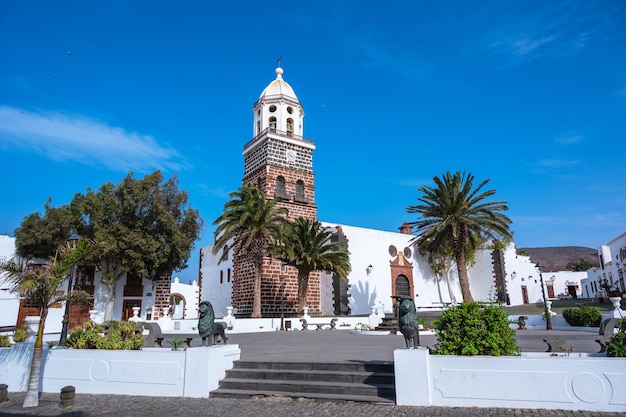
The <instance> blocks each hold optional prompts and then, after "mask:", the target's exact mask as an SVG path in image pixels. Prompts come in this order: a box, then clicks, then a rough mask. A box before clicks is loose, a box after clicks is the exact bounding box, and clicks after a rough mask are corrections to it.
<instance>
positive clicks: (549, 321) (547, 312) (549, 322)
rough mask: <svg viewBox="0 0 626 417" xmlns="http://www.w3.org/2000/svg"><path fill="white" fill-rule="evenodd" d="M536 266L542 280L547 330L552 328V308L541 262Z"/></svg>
mask: <svg viewBox="0 0 626 417" xmlns="http://www.w3.org/2000/svg"><path fill="white" fill-rule="evenodd" d="M535 268H537V270H538V271H539V281H540V282H541V295H542V296H543V311H544V314H545V318H546V330H552V317H551V316H552V315H551V314H550V309H549V308H548V300H547V299H546V289H545V287H544V286H543V275H542V274H541V268H543V265H541V262H538V263H537V264H536V265H535Z"/></svg>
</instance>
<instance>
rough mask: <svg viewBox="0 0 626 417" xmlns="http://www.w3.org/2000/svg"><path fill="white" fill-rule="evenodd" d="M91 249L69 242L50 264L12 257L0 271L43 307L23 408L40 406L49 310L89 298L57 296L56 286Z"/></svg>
mask: <svg viewBox="0 0 626 417" xmlns="http://www.w3.org/2000/svg"><path fill="white" fill-rule="evenodd" d="M89 252H90V245H89V244H88V243H87V242H85V241H82V240H81V241H79V242H78V243H76V244H75V245H71V244H70V243H66V244H65V245H63V246H61V247H60V248H59V249H57V251H56V254H55V255H54V256H53V257H52V258H51V259H50V260H49V261H48V262H47V263H43V264H34V263H33V262H29V261H27V260H25V259H23V258H13V259H11V260H9V261H8V262H6V263H3V264H0V272H4V273H6V275H5V279H6V280H7V282H9V283H10V285H11V286H12V289H13V291H14V292H17V293H18V294H19V295H20V296H21V297H22V298H25V299H27V300H30V301H33V302H34V303H36V304H38V305H39V306H40V308H41V310H40V314H39V329H38V331H37V338H36V341H35V348H34V350H33V357H32V361H31V367H30V377H29V381H28V389H27V392H26V397H25V398H24V403H23V406H24V407H36V406H37V405H39V379H40V375H41V356H42V348H43V334H44V326H45V323H46V318H47V317H48V309H49V308H50V306H51V305H52V304H55V303H58V302H60V301H66V302H72V301H73V302H84V301H86V300H87V297H88V294H87V293H85V292H82V291H75V292H72V293H70V294H65V295H63V296H57V289H58V287H59V285H61V283H62V282H63V281H64V280H65V279H66V277H67V276H68V273H69V272H70V270H71V268H72V267H73V266H74V265H76V263H78V262H80V261H82V260H84V259H86V258H87V257H88V255H89Z"/></svg>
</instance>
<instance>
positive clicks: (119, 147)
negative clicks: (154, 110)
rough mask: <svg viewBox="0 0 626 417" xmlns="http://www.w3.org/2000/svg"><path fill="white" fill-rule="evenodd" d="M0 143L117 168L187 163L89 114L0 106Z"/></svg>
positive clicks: (146, 139) (170, 167)
mask: <svg viewBox="0 0 626 417" xmlns="http://www.w3.org/2000/svg"><path fill="white" fill-rule="evenodd" d="M0 145H2V147H3V148H7V147H10V146H13V147H16V148H18V149H23V150H26V151H32V152H36V153H38V154H41V155H44V156H46V157H48V158H50V159H53V160H56V161H73V162H79V163H83V164H87V165H94V166H102V167H105V168H108V169H111V170H113V171H121V172H127V171H129V170H133V171H137V172H149V171H152V170H155V169H160V170H164V171H176V170H181V169H185V168H187V165H188V163H187V162H186V161H185V160H184V158H182V157H181V155H180V154H179V153H178V152H177V151H176V150H175V149H172V148H168V147H166V146H162V145H160V144H159V143H158V142H157V141H156V140H155V139H154V138H153V137H151V136H149V135H142V134H140V133H137V132H128V131H126V130H124V129H123V128H120V127H115V126H109V125H107V124H106V123H103V122H101V121H98V120H93V119H90V118H88V117H85V116H80V115H71V114H65V113H61V112H56V111H49V112H30V111H26V110H22V109H18V108H14V107H7V106H0Z"/></svg>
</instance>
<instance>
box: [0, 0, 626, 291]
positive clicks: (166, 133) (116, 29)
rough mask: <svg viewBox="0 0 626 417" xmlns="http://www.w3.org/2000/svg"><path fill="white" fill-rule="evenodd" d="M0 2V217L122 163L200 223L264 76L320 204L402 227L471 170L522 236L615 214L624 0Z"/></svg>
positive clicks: (244, 133) (625, 159) (625, 143)
mask: <svg viewBox="0 0 626 417" xmlns="http://www.w3.org/2000/svg"><path fill="white" fill-rule="evenodd" d="M382 5H383V3H381V2H380V1H367V0H361V1H341V2H339V1H297V2H294V1H289V2H288V1H273V2H269V3H268V2H256V1H230V2H201V1H197V2H190V1H180V2H176V3H174V2H165V1H107V2H104V1H89V2H86V1H64V2H50V1H28V0H25V1H19V2H18V1H8V0H0V158H1V161H2V178H3V187H2V193H0V234H8V235H13V231H14V229H15V228H16V227H18V226H19V225H20V222H21V220H22V219H23V218H24V217H25V216H26V215H28V214H29V213H32V212H36V211H43V206H44V203H45V201H46V199H47V198H48V197H51V198H52V203H53V204H54V205H62V204H66V203H68V202H69V201H70V200H71V198H72V196H73V195H74V194H75V193H77V192H84V191H85V190H86V188H87V187H91V188H97V187H99V186H100V185H101V184H103V183H105V182H108V181H112V182H115V183H117V182H119V180H121V179H122V178H123V177H124V176H125V175H126V174H127V173H128V172H129V171H131V170H132V171H134V172H135V175H136V176H143V175H145V174H146V173H149V172H152V171H153V170H155V169H160V170H162V171H163V173H164V174H165V175H166V176H168V177H169V176H170V175H172V174H174V173H175V174H176V175H177V176H178V177H179V179H180V186H181V188H184V189H186V190H187V191H188V193H189V201H190V203H191V205H192V206H193V207H195V208H197V209H198V210H199V211H200V214H201V215H202V217H203V219H204V221H205V227H204V230H203V234H202V238H201V240H200V241H199V242H197V244H196V249H195V251H194V255H193V257H192V258H191V259H190V261H189V268H188V269H187V270H185V271H181V272H179V273H176V274H175V275H178V276H179V277H180V278H181V280H182V281H187V280H190V279H195V278H196V277H197V274H198V262H199V261H198V259H199V248H200V247H202V246H205V245H207V244H209V243H211V242H212V240H213V230H214V228H213V226H212V222H213V220H214V219H215V218H216V217H217V216H219V214H220V213H221V210H222V207H223V205H224V203H225V202H226V201H227V198H228V194H229V193H230V192H231V191H234V190H235V189H237V188H238V187H239V186H240V185H241V178H242V175H243V157H242V155H241V153H242V150H243V145H244V144H245V143H246V142H248V140H250V139H251V137H252V127H253V126H252V105H253V104H254V102H255V101H256V99H257V98H258V96H259V94H260V93H261V91H262V90H263V89H264V88H265V87H266V86H267V84H269V83H270V82H271V81H272V80H273V79H274V77H275V74H274V69H275V67H276V59H277V57H278V56H281V57H282V62H281V66H282V67H283V69H284V79H285V81H287V82H288V83H289V84H291V86H292V87H293V88H294V90H295V92H296V94H297V95H298V97H299V99H300V100H301V102H302V104H303V106H304V110H305V115H306V116H305V119H304V121H305V123H304V131H305V136H307V137H310V138H313V139H314V140H315V144H316V146H317V149H316V151H315V153H314V169H315V174H316V177H315V181H316V203H317V205H318V207H319V208H318V217H319V219H320V220H323V221H328V222H337V223H343V224H349V225H353V226H360V227H367V228H375V229H381V230H388V231H397V228H398V227H399V226H400V225H401V224H402V223H403V222H404V221H405V220H407V221H411V220H414V218H412V217H411V215H409V214H407V213H406V210H405V209H406V207H407V206H409V205H413V204H416V202H417V198H418V197H419V193H418V191H417V188H418V187H419V186H421V185H433V181H432V178H433V176H439V175H441V174H443V173H445V172H446V171H457V170H461V171H463V170H466V171H468V172H471V173H472V174H474V175H475V176H476V179H477V181H478V182H479V181H481V180H482V179H486V178H489V179H490V182H489V184H488V186H489V188H494V189H496V190H497V194H496V197H497V198H499V199H504V200H506V201H508V205H509V211H508V213H507V214H508V215H509V217H510V218H511V219H512V220H513V225H512V229H513V231H514V233H515V242H516V244H517V245H518V247H540V246H570V245H573V246H589V247H593V248H595V247H597V246H599V245H601V244H604V243H607V242H608V241H610V240H611V239H613V238H615V237H617V236H618V235H619V234H621V233H623V232H624V231H626V181H625V180H626V140H625V139H626V3H624V2H622V1H597V2H596V1H573V2H565V1H563V2H561V1H550V2H546V1H507V2H489V1H483V2H469V1H468V2H465V1H451V2H426V1H412V2H407V1H388V2H386V3H384V7H381V6H382Z"/></svg>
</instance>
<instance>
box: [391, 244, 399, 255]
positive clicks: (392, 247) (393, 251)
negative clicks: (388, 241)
mask: <svg viewBox="0 0 626 417" xmlns="http://www.w3.org/2000/svg"><path fill="white" fill-rule="evenodd" d="M397 254H398V250H397V249H396V247H395V246H393V245H390V246H389V255H391V256H396V255H397Z"/></svg>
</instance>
